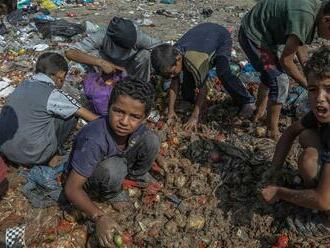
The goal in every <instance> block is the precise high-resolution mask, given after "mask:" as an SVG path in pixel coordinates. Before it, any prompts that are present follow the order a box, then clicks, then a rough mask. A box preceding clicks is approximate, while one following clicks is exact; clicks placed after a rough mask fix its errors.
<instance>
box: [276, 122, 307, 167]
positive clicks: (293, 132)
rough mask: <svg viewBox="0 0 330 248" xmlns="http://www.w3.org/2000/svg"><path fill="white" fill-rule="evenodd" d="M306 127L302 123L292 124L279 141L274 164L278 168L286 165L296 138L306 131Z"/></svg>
mask: <svg viewBox="0 0 330 248" xmlns="http://www.w3.org/2000/svg"><path fill="white" fill-rule="evenodd" d="M304 129H305V128H304V126H303V125H302V124H301V122H300V121H297V122H295V123H294V124H292V125H291V126H290V127H289V128H288V129H287V130H285V132H284V133H283V135H282V136H281V138H280V139H279V141H278V143H277V145H276V150H275V153H274V157H273V161H272V164H273V166H276V167H281V166H282V165H283V164H284V161H285V159H286V156H287V155H288V153H289V152H290V150H291V146H292V144H293V142H294V140H295V138H296V137H297V136H298V135H299V134H300V133H301V132H302V131H303V130H304Z"/></svg>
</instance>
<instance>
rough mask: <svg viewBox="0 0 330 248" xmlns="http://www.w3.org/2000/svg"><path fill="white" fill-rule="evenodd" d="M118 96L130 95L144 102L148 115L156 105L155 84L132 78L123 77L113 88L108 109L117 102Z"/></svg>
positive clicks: (145, 111)
mask: <svg viewBox="0 0 330 248" xmlns="http://www.w3.org/2000/svg"><path fill="white" fill-rule="evenodd" d="M118 96H130V97H132V98H133V99H135V100H138V101H140V102H141V103H143V104H144V113H145V114H146V116H147V115H149V113H150V111H151V109H152V107H153V105H154V97H155V90H154V86H153V85H152V84H150V83H147V82H141V81H138V80H134V79H130V78H127V79H123V80H121V81H119V82H117V83H116V85H115V86H114V88H113V89H112V92H111V96H110V100H109V106H108V109H110V107H111V105H112V104H113V103H114V102H116V100H117V98H118Z"/></svg>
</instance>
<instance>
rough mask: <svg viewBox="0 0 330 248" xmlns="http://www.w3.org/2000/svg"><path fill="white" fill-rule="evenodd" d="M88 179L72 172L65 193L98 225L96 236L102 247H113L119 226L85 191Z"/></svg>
mask: <svg viewBox="0 0 330 248" xmlns="http://www.w3.org/2000/svg"><path fill="white" fill-rule="evenodd" d="M86 181H87V178H86V177H84V176H81V175H80V174H78V173H77V172H76V171H75V170H72V171H71V172H70V174H69V176H68V178H67V181H66V183H65V187H64V192H65V195H66V197H67V199H68V200H69V201H70V202H71V203H73V204H74V205H75V206H76V207H78V208H79V209H80V210H82V211H83V212H85V213H86V214H87V215H88V217H89V218H91V219H92V220H93V221H94V222H95V224H96V235H97V238H98V240H99V242H100V244H101V246H102V247H112V246H113V236H112V235H113V234H114V231H118V232H121V230H120V227H119V226H118V224H117V223H116V222H115V221H114V220H113V219H112V218H110V216H108V215H106V214H105V213H104V212H103V211H102V210H101V209H99V208H98V207H97V206H96V205H95V204H94V203H93V202H92V201H91V199H90V198H89V196H88V195H87V194H86V192H85V191H84V189H83V186H84V184H85V182H86Z"/></svg>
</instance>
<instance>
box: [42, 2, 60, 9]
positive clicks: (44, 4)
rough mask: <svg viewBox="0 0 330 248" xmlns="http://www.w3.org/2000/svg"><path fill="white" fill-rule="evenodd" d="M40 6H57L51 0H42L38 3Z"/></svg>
mask: <svg viewBox="0 0 330 248" xmlns="http://www.w3.org/2000/svg"><path fill="white" fill-rule="evenodd" d="M40 7H41V8H43V9H48V10H53V9H56V8H57V6H56V4H55V3H53V2H52V1H51V0H42V1H41V3H40Z"/></svg>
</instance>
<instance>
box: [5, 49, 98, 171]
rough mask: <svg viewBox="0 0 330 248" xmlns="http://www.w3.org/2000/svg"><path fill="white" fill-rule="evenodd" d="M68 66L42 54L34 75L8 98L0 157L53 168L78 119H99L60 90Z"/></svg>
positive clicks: (58, 59)
mask: <svg viewBox="0 0 330 248" xmlns="http://www.w3.org/2000/svg"><path fill="white" fill-rule="evenodd" d="M67 71H68V64H67V62H66V60H65V59H64V57H63V56H61V55H60V54H57V53H44V54H42V55H41V56H40V57H39V58H38V60H37V63H36V69H35V75H33V76H32V78H31V79H27V80H24V81H23V82H22V83H21V84H19V85H18V86H17V88H16V89H15V90H14V92H13V93H12V94H11V95H10V96H9V97H8V99H7V101H6V104H5V105H4V107H3V108H2V111H1V113H0V153H1V154H2V155H4V156H5V157H6V158H7V159H9V160H10V161H12V162H14V163H17V164H21V165H30V166H31V165H49V166H52V167H54V166H56V165H58V164H59V163H60V162H61V159H62V157H61V156H60V155H62V154H61V153H62V152H63V145H64V143H65V140H66V138H67V137H68V135H69V134H70V132H71V130H72V129H73V128H74V127H75V126H76V123H77V117H81V118H83V119H84V120H86V121H92V120H95V119H96V118H98V116H96V115H95V114H93V113H91V112H90V111H88V110H87V109H85V108H83V107H81V106H80V104H79V103H78V102H77V101H76V100H74V99H73V98H71V97H70V96H69V95H68V94H67V93H65V92H64V91H62V90H61V88H62V86H63V82H64V78H65V75H66V73H67Z"/></svg>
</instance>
